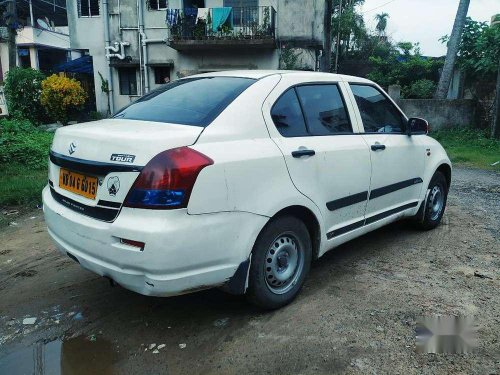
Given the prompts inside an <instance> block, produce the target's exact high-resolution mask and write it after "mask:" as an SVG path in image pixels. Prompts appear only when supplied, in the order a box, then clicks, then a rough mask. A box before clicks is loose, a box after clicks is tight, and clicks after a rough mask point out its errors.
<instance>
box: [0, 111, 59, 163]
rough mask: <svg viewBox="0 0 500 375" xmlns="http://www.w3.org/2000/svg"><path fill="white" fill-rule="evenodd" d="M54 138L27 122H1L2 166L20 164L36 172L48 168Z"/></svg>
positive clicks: (0, 151) (0, 150)
mask: <svg viewBox="0 0 500 375" xmlns="http://www.w3.org/2000/svg"><path fill="white" fill-rule="evenodd" d="M53 136H54V135H53V134H52V133H47V132H45V131H40V130H38V129H36V128H35V127H34V126H33V124H31V123H30V122H29V121H26V120H5V119H3V120H0V164H12V163H19V164H23V165H24V166H26V167H28V168H31V169H36V170H42V169H45V168H47V159H48V154H49V149H50V145H51V143H52V138H53Z"/></svg>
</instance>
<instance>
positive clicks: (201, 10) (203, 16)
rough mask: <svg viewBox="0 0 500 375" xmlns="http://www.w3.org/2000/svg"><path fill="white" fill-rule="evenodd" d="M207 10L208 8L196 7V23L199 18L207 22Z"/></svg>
mask: <svg viewBox="0 0 500 375" xmlns="http://www.w3.org/2000/svg"><path fill="white" fill-rule="evenodd" d="M209 11H210V8H198V14H197V16H196V23H198V21H199V20H202V21H205V22H207V19H208V12H209Z"/></svg>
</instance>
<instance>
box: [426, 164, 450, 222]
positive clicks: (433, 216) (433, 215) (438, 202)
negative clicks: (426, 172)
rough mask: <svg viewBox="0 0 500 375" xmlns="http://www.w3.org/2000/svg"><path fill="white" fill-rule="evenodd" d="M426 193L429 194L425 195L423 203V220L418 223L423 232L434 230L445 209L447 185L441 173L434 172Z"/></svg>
mask: <svg viewBox="0 0 500 375" xmlns="http://www.w3.org/2000/svg"><path fill="white" fill-rule="evenodd" d="M428 191H429V194H428V195H427V200H426V201H425V202H424V203H425V206H424V207H425V208H424V212H423V213H422V215H423V219H422V220H421V222H420V223H419V224H420V227H421V228H422V229H424V230H429V229H434V228H436V227H437V226H438V225H439V223H440V222H441V219H442V217H443V214H444V210H445V208H446V201H447V198H448V184H447V183H446V178H445V177H444V175H443V174H442V173H441V172H436V173H435V174H434V176H432V179H431V182H430V184H429V188H428ZM421 217H422V216H421Z"/></svg>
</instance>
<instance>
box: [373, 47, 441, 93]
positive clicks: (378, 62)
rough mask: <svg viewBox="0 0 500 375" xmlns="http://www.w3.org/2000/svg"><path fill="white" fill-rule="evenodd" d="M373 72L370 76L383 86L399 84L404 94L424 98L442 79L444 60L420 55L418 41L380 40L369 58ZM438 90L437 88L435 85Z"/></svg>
mask: <svg viewBox="0 0 500 375" xmlns="http://www.w3.org/2000/svg"><path fill="white" fill-rule="evenodd" d="M369 61H370V63H371V64H372V71H371V72H370V73H369V74H368V75H367V78H369V79H371V80H372V81H375V82H377V83H378V84H379V85H381V86H382V87H385V88H387V87H388V86H389V85H394V84H397V85H400V86H401V87H402V93H403V97H405V98H408V99H412V98H415V99H425V98H430V97H432V94H433V92H430V91H429V89H430V87H431V85H430V83H434V82H436V81H437V79H438V78H439V72H438V71H439V68H440V67H441V66H442V63H443V62H442V60H437V59H432V58H426V57H424V56H422V55H421V52H420V47H419V45H418V43H416V44H413V43H411V42H402V43H398V44H397V46H393V45H392V44H390V43H381V44H380V45H379V47H378V48H376V50H375V51H374V53H373V54H372V56H371V57H370V58H369ZM434 89H435V87H434Z"/></svg>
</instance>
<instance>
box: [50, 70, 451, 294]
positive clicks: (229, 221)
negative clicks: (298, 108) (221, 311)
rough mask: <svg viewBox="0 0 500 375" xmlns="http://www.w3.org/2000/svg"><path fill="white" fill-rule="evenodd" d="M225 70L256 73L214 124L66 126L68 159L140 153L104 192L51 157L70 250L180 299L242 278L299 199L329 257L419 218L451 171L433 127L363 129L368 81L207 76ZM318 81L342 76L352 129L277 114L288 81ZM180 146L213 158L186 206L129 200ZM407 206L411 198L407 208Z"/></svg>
mask: <svg viewBox="0 0 500 375" xmlns="http://www.w3.org/2000/svg"><path fill="white" fill-rule="evenodd" d="M217 76H228V77H246V78H253V79H256V80H257V81H256V82H255V83H254V84H252V85H251V86H250V87H249V88H248V89H246V90H245V91H243V93H242V94H241V95H239V96H238V97H237V98H236V99H235V100H234V101H233V102H232V103H230V104H229V105H228V106H227V107H226V108H225V110H224V111H223V112H222V113H221V114H220V115H219V116H218V117H216V118H215V120H213V121H212V123H210V124H209V125H208V126H207V127H205V128H203V127H197V126H187V125H176V124H164V123H155V122H146V121H136V120H124V119H112V120H103V121H98V122H92V123H87V124H81V125H75V126H69V127H65V128H62V129H60V130H58V131H57V132H56V136H55V139H54V143H53V146H52V152H55V153H57V154H58V155H62V156H61V157H62V158H63V159H64V158H66V159H68V160H70V161H71V160H77V161H78V160H80V161H83V162H85V161H89V162H91V163H94V162H97V163H107V164H112V165H123V164H124V163H120V162H114V161H112V160H110V156H111V155H112V154H130V155H134V156H135V159H134V162H133V163H128V164H127V165H128V166H129V167H130V170H127V171H121V172H116V171H115V172H111V173H104V174H100V175H97V176H96V177H98V178H99V182H100V186H99V188H98V191H97V197H96V199H95V200H91V199H87V198H84V197H82V196H80V195H77V194H74V193H71V192H68V191H66V190H63V189H61V188H60V187H59V184H58V179H59V171H60V166H59V165H57V164H58V162H56V163H54V162H51V163H49V165H50V167H49V180H50V186H47V187H46V188H45V190H44V192H43V201H44V213H45V217H46V222H47V226H48V229H49V233H50V235H51V236H52V238H53V239H54V241H55V243H56V245H57V248H58V249H59V251H60V252H61V253H63V254H69V255H71V256H72V257H73V258H74V259H77V260H78V261H79V263H80V264H81V265H82V266H83V267H85V268H87V269H89V270H91V271H93V272H95V273H97V274H99V275H102V276H107V277H109V278H111V279H113V280H114V281H116V282H117V283H119V284H120V285H122V286H124V287H126V288H128V289H131V290H134V291H136V292H139V293H142V294H146V295H158V296H170V295H176V294H182V293H187V292H191V291H194V290H198V289H204V288H208V287H212V286H219V285H224V284H226V283H227V282H228V280H231V279H232V278H235V277H236V274H237V273H238V270H239V269H240V268H241V266H242V265H243V264H246V265H247V267H248V263H249V259H250V254H251V251H252V248H253V246H254V243H255V241H256V239H257V236H258V235H259V233H260V231H261V230H262V228H263V227H264V226H265V225H266V224H267V223H268V222H269V221H270V220H272V218H273V217H274V216H275V215H276V214H278V213H279V212H280V211H282V210H286V209H290V208H291V207H293V208H297V207H298V208H303V209H304V210H307V212H310V213H311V214H312V215H313V216H314V218H315V219H316V221H317V225H318V232H319V238H318V239H317V241H318V243H317V246H316V250H317V253H316V254H315V255H316V256H317V257H319V256H321V255H323V254H324V253H325V252H326V251H328V250H330V249H332V248H334V247H336V246H338V245H340V244H342V243H344V242H347V241H349V240H351V239H353V238H355V237H358V236H360V235H362V234H364V233H367V232H369V231H371V230H374V229H376V228H379V227H381V226H383V225H386V224H388V223H390V222H392V221H395V220H398V219H400V218H402V217H407V216H412V215H415V214H416V213H417V211H418V210H419V208H420V205H421V202H422V201H423V200H424V198H425V194H426V187H427V186H428V185H429V182H430V179H431V178H432V176H433V175H434V173H435V171H436V170H437V169H438V168H439V167H442V166H443V165H444V166H446V167H447V168H451V163H450V161H449V159H448V157H447V155H446V153H445V151H444V150H443V148H442V147H441V145H439V143H438V142H436V141H435V140H433V139H432V138H430V137H428V136H426V135H418V136H411V137H409V136H407V135H395V134H364V128H363V123H362V120H361V116H360V113H359V110H358V108H357V105H356V102H355V99H354V96H353V94H352V92H351V91H350V88H349V84H348V83H349V82H358V83H365V84H371V85H373V83H371V82H370V81H368V80H365V79H362V78H357V77H349V76H342V75H333V74H326V73H312V72H308V73H305V72H279V71H234V72H220V73H219V72H218V73H207V74H203V75H199V77H217ZM311 82H332V83H336V84H338V86H339V87H340V89H341V92H342V94H343V97H344V100H345V104H346V106H347V111H348V114H349V117H350V120H351V123H352V126H353V131H354V134H349V135H331V136H316V137H314V136H309V137H297V138H285V137H283V136H281V134H280V133H279V132H278V130H277V128H276V126H275V125H274V123H273V120H272V118H271V108H272V106H273V104H274V103H275V102H276V100H277V99H278V98H279V97H280V95H281V94H282V93H283V92H285V91H286V90H287V89H288V88H290V87H292V86H294V85H297V84H305V83H311ZM375 142H379V143H383V144H385V145H386V150H384V151H377V152H374V151H372V150H371V149H370V146H371V145H372V144H374V143H375ZM71 143H76V151H74V153H73V154H71V155H70V154H69V153H68V151H69V149H68V148H69V146H70V144H71ZM181 146H189V147H190V148H191V149H193V150H196V151H198V152H200V153H202V154H204V155H206V156H208V157H209V158H210V159H212V160H213V162H214V163H213V165H209V166H207V167H206V168H204V169H203V170H202V171H201V172H200V174H199V175H198V177H197V179H196V183H195V184H194V187H193V190H192V193H191V197H190V199H189V202H188V204H187V208H182V209H173V210H156V209H155V210H153V209H136V208H127V207H122V206H121V204H122V203H123V201H124V200H125V197H126V195H127V194H128V192H129V190H130V188H131V186H132V185H133V183H134V181H135V180H136V178H137V176H138V175H139V172H140V170H141V168H142V167H143V166H145V165H146V164H147V163H148V162H149V161H150V160H151V159H152V158H153V157H154V156H155V155H157V154H158V153H160V152H162V151H165V150H168V149H172V148H176V147H181ZM300 147H306V148H310V149H314V150H315V151H316V155H315V156H312V157H304V158H293V157H292V156H291V152H292V151H295V150H297V149H299V148H300ZM54 160H55V159H54ZM55 161H56V160H55ZM134 165H135V166H137V170H134V169H133V166H134ZM77 172H78V171H77ZM113 177H118V178H119V180H120V185H121V186H120V189H119V191H118V192H117V193H116V195H114V196H112V195H110V193H109V191H108V189H107V181H108V180H109V179H110V178H113ZM412 178H420V179H422V183H418V184H414V185H412V186H408V187H406V188H404V189H397V190H395V191H393V192H391V193H389V194H385V195H382V196H380V197H378V198H376V199H367V200H364V201H360V202H357V203H354V204H349V205H346V206H344V207H341V208H339V209H333V210H331V209H329V208H328V206H327V203H328V202H332V201H336V200H342V199H343V198H349V197H351V196H352V195H354V194H357V193H362V192H367V194H369V193H370V192H372V191H373V190H375V189H380V188H383V187H386V186H388V185H391V184H395V183H398V182H401V181H405V180H409V179H412ZM57 195H58V196H59V199H66V200H69V201H71V202H73V203H72V204H73V205H76V206H78V205H80V206H85V207H90V208H91V209H101V208H102V207H101V206H100V204H101V202H104V203H102V204H105V203H106V202H107V203H106V204H111V205H115V209H116V217H114V218H112V219H110V220H107V221H106V220H99V219H96V218H93V217H88V216H85V215H84V214H81V213H80V212H78V207H76V206H71V205H66V206H64V205H63V204H61V203H60V202H59V201H57V200H56V199H55V198H54V196H57ZM406 204H412V206H411V207H408V208H406V209H404V210H402V211H401V210H398V208H400V207H401V206H402V205H403V206H404V205H406ZM394 209H395V211H394V212H392V211H391V210H394ZM388 212H389V214H387V213H388ZM381 213H382V214H384V213H385V214H386V215H385V216H384V215H380V214H381ZM370 218H371V220H369V219H370ZM374 218H376V219H377V220H375V219H374ZM359 223H362V225H358V224H359ZM346 228H347V229H349V230H346ZM121 239H130V240H134V241H140V242H143V243H145V247H144V248H143V249H142V250H141V249H139V248H137V247H134V246H130V245H127V244H124V243H122V242H121ZM315 240H316V239H313V241H315ZM240 276H241V275H240Z"/></svg>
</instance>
